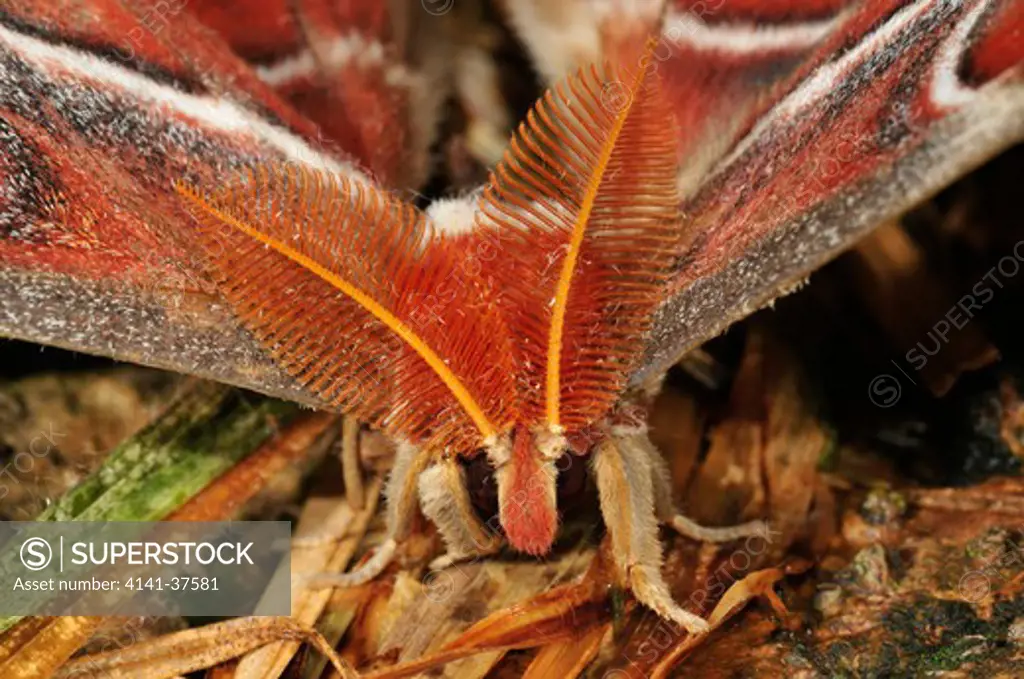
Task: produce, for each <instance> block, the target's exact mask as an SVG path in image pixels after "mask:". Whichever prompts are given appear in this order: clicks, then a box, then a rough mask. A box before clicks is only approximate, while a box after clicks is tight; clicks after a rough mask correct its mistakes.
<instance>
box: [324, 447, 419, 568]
mask: <svg viewBox="0 0 1024 679" xmlns="http://www.w3.org/2000/svg"><path fill="white" fill-rule="evenodd" d="M429 459H430V451H428V450H425V449H420V448H416V447H414V446H412V445H410V444H408V443H404V442H403V443H399V444H398V450H397V451H396V453H395V465H394V467H392V469H391V474H390V475H389V476H388V482H387V485H386V486H385V487H384V497H385V501H386V502H387V537H386V538H385V539H384V542H383V543H382V544H381V545H380V547H378V548H377V551H376V552H374V554H373V556H372V557H370V558H369V559H368V560H367V561H366V562H365V563H363V564H362V565H361V566H359V567H358V568H356V569H355V570H353V571H350V572H348V573H340V574H334V573H325V574H321V575H317V576H314V577H313V578H311V581H312V582H313V584H315V585H317V586H322V587H354V586H356V585H362V584H364V583H366V582H369V581H370V580H373V579H374V578H375V577H377V576H378V575H380V574H381V572H382V571H383V570H384V569H385V568H387V566H388V564H389V563H391V561H392V560H394V558H395V552H396V551H397V549H398V542H399V541H400V540H402V539H403V538H405V537H406V536H407V535H408V534H409V529H410V526H411V524H412V519H413V517H414V516H415V514H416V485H417V478H418V477H419V475H420V474H421V473H422V471H423V468H424V467H425V466H426V464H427V462H428V461H429Z"/></svg>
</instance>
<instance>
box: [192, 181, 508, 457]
mask: <svg viewBox="0 0 1024 679" xmlns="http://www.w3.org/2000/svg"><path fill="white" fill-rule="evenodd" d="M180 190H181V192H182V194H183V195H184V197H185V198H187V199H188V200H189V202H190V203H191V206H192V211H193V213H194V214H195V215H196V217H197V218H198V219H199V221H200V223H201V225H202V226H201V228H200V229H199V231H198V234H197V237H198V241H199V243H200V244H201V249H202V251H203V253H204V254H205V261H206V265H207V266H208V267H209V268H210V270H211V272H212V277H213V279H214V280H215V281H216V282H217V284H218V287H219V289H220V291H221V292H222V294H223V295H224V297H225V298H226V299H227V300H228V302H229V303H230V304H231V306H232V309H233V310H234V312H235V313H236V314H237V315H238V317H239V318H241V319H242V322H243V323H244V324H245V327H246V328H248V329H249V330H250V331H251V332H252V333H253V334H254V335H256V337H257V338H259V340H260V342H261V343H262V344H263V345H264V346H265V347H266V348H267V349H268V351H269V352H270V353H271V354H272V355H273V356H274V358H275V360H276V361H277V362H278V363H279V364H280V365H282V366H284V367H285V369H287V370H288V372H289V373H291V374H292V375H293V376H295V378H296V380H297V381H298V382H299V383H300V384H302V385H303V386H304V387H305V388H306V389H308V390H309V391H310V392H312V393H314V394H316V395H317V396H319V397H320V399H322V400H323V402H325V403H327V404H329V405H330V406H332V407H334V408H338V409H341V410H344V411H346V412H352V413H354V414H355V415H356V416H357V417H358V418H359V419H360V420H362V421H364V422H367V423H370V424H373V425H376V426H378V427H381V428H382V429H383V430H384V431H385V432H387V433H388V434H390V435H391V436H393V437H394V438H396V439H402V440H408V441H412V442H417V443H418V442H422V441H424V440H425V439H430V440H431V444H432V445H434V446H437V448H438V450H439V451H443V450H451V451H453V452H465V451H472V450H476V449H478V448H479V447H481V445H482V444H483V441H484V440H486V439H487V438H488V437H492V436H496V435H497V434H500V433H502V432H504V431H505V430H506V429H508V428H509V427H510V425H511V424H512V422H514V421H515V410H514V408H515V393H514V383H513V380H512V370H511V356H510V351H509V345H508V336H507V334H506V328H505V325H504V322H503V320H502V318H501V317H500V316H499V315H498V309H497V308H495V306H494V305H493V303H492V300H490V299H489V298H488V297H486V296H484V293H485V292H486V291H484V290H483V289H482V288H481V287H480V286H478V285H475V281H473V280H472V279H469V280H463V279H461V278H458V275H459V273H460V271H459V268H458V265H459V261H458V259H457V258H456V256H455V255H456V253H455V252H453V251H452V250H451V249H450V248H448V247H446V246H445V244H444V243H441V242H438V241H436V240H434V239H433V238H432V236H431V233H430V232H429V230H428V227H427V222H426V220H425V219H424V216H423V214H422V213H420V212H419V211H418V210H416V209H415V208H413V207H412V206H410V205H408V204H405V203H402V202H401V201H399V200H397V199H395V198H392V197H390V196H387V195H385V194H383V193H382V192H380V191H379V190H377V189H374V188H372V187H369V186H367V185H365V184H363V183H361V182H357V181H352V180H349V179H347V178H346V177H344V176H342V175H334V174H330V173H325V172H315V171H310V170H305V169H294V168H283V169H277V168H274V169H270V170H266V169H263V168H260V169H258V170H257V171H256V172H255V173H254V174H251V175H247V176H244V177H243V178H241V179H240V180H235V181H232V182H229V183H228V184H227V186H226V187H225V188H224V189H223V190H220V191H217V192H215V193H214V194H213V195H210V196H203V195H201V194H200V193H197V192H196V191H195V190H193V189H191V188H181V189H180ZM453 283H454V285H453ZM445 286H449V291H450V296H449V298H448V299H446V300H445V302H444V303H432V304H431V303H429V301H428V299H427V297H428V295H431V294H434V293H435V292H436V291H438V290H441V289H442V288H444V287H445Z"/></svg>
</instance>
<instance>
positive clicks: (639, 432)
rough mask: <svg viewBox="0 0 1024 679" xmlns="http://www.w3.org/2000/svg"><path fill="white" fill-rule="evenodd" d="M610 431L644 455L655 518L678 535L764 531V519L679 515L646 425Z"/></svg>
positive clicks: (726, 537) (718, 536)
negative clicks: (725, 521) (720, 520)
mask: <svg viewBox="0 0 1024 679" xmlns="http://www.w3.org/2000/svg"><path fill="white" fill-rule="evenodd" d="M612 431H613V434H614V433H616V432H618V435H619V436H621V437H623V438H629V439H630V440H631V441H632V442H633V445H635V446H636V447H637V448H639V449H641V450H642V452H643V453H644V454H646V455H647V458H648V459H649V461H650V462H649V464H650V467H651V481H652V483H653V485H654V507H655V512H656V513H657V516H658V520H659V521H661V522H662V523H664V524H665V525H667V526H671V527H672V528H673V529H674V530H675V531H676V532H677V533H679V534H680V535H683V536H685V537H688V538H690V539H692V540H697V541H699V542H729V541H730V540H737V539H739V538H745V537H750V536H757V535H760V536H764V535H766V534H767V532H766V531H767V525H766V524H765V522H764V521H748V522H747V523H741V524H738V525H736V526H722V527H710V526H701V525H700V524H698V523H697V522H695V521H693V520H692V519H689V518H687V517H685V516H683V515H682V514H680V513H679V511H678V510H677V509H676V507H675V504H674V503H673V502H672V480H671V479H672V475H671V473H670V472H669V470H668V464H667V463H666V462H665V458H663V457H662V456H661V453H660V452H659V451H658V449H657V448H656V447H655V446H654V444H653V443H651V440H650V439H649V438H648V436H647V428H646V427H636V428H631V429H630V430H628V431H627V430H620V429H619V428H613V430H612Z"/></svg>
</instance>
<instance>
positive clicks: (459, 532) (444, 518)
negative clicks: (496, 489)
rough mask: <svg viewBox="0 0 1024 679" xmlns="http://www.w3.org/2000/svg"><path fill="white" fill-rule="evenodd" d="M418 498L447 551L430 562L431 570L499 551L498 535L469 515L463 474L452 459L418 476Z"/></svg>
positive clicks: (439, 463)
mask: <svg viewBox="0 0 1024 679" xmlns="http://www.w3.org/2000/svg"><path fill="white" fill-rule="evenodd" d="M419 497H420V508H421V509H422V511H423V514H424V516H426V517H427V518H428V519H430V521H431V522H433V524H434V525H435V526H437V530H438V532H440V533H441V538H442V539H443V540H444V544H445V548H446V550H447V551H446V553H445V554H444V555H443V556H440V557H438V558H437V559H434V560H433V561H432V562H431V563H430V569H431V570H441V569H443V568H447V567H448V566H451V565H452V564H454V563H457V562H459V561H466V560H469V559H473V558H476V557H479V556H483V555H487V554H493V553H494V552H496V551H498V549H500V547H501V542H502V540H501V538H500V536H499V535H498V534H497V533H495V531H493V530H491V529H490V528H488V527H487V526H485V525H484V524H483V523H481V522H480V520H479V519H478V518H477V517H476V514H475V513H474V512H473V504H472V501H471V500H470V497H469V491H468V489H467V488H466V476H465V472H464V471H463V469H462V466H461V465H459V463H458V462H456V461H455V460H442V461H440V462H438V463H436V464H434V465H431V466H430V467H428V468H427V469H426V470H425V471H424V472H423V473H422V474H420V477H419Z"/></svg>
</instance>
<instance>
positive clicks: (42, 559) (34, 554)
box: [21, 538, 53, 571]
mask: <svg viewBox="0 0 1024 679" xmlns="http://www.w3.org/2000/svg"><path fill="white" fill-rule="evenodd" d="M51 561H53V550H52V549H51V548H50V543H49V542H47V541H46V540H44V539H42V538H29V539H28V540H25V543H24V544H22V546H21V564H22V565H23V566H24V567H25V568H27V569H29V570H30V571H41V570H43V569H44V568H46V567H47V566H49V565H50V562H51Z"/></svg>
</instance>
